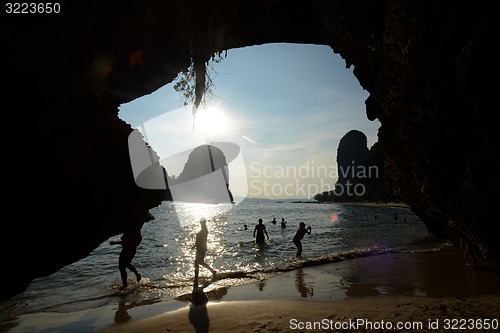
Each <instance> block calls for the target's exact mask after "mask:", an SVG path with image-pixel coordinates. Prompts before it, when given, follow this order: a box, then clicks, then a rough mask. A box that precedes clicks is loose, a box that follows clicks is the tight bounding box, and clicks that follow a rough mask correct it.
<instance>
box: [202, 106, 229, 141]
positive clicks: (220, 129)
mask: <svg viewBox="0 0 500 333" xmlns="http://www.w3.org/2000/svg"><path fill="white" fill-rule="evenodd" d="M229 123H230V121H229V117H228V116H227V115H226V114H225V113H224V112H223V111H222V110H221V109H220V108H217V107H210V108H206V109H198V111H197V112H196V115H195V118H194V130H195V132H199V133H203V134H205V135H210V136H214V135H222V134H226V133H227V132H228V131H229V129H230V128H229V125H230V124H229Z"/></svg>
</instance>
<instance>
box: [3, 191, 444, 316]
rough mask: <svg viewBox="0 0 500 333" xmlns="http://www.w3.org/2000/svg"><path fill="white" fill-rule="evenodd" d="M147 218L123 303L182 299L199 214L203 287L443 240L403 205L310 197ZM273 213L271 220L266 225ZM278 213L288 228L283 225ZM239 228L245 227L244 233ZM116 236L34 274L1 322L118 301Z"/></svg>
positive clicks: (169, 209)
mask: <svg viewBox="0 0 500 333" xmlns="http://www.w3.org/2000/svg"><path fill="white" fill-rule="evenodd" d="M150 212H151V214H152V215H153V216H154V217H155V219H154V220H152V221H150V222H147V223H145V224H144V226H143V228H142V235H143V240H142V243H141V244H140V245H139V247H138V248H137V254H136V256H135V257H134V259H133V263H134V265H135V266H136V268H137V269H138V271H139V272H140V273H141V274H142V280H141V281H140V282H139V283H138V282H137V281H135V280H134V279H135V275H134V274H133V273H131V272H129V281H130V282H129V288H128V290H126V291H124V292H127V293H129V294H128V300H129V302H135V305H147V304H153V303H156V302H160V301H162V300H165V299H182V297H183V296H185V295H188V294H190V293H191V292H192V288H193V275H194V258H195V250H194V248H193V246H194V240H195V234H196V232H197V231H198V230H199V229H200V225H199V223H198V221H199V219H200V218H201V217H205V218H206V219H207V227H208V230H209V236H208V252H207V255H206V260H205V261H206V262H207V263H208V264H209V265H210V266H212V267H213V268H214V269H215V270H217V272H218V274H217V276H218V278H217V279H215V280H213V281H212V280H211V276H212V275H211V273H210V271H208V270H206V269H204V268H202V267H201V268H200V283H202V284H203V283H205V282H207V281H208V282H209V285H208V286H207V289H206V290H208V291H209V290H213V291H215V292H216V291H217V289H218V288H221V289H222V288H227V287H229V286H236V285H243V284H249V283H253V282H257V281H263V280H265V279H268V278H270V277H273V276H276V275H279V274H282V273H284V272H288V271H291V270H293V269H297V268H302V267H306V266H314V265H322V264H325V263H334V262H339V261H345V260H350V259H354V258H359V257H363V256H377V255H383V254H387V253H396V252H412V251H420V252H421V251H424V252H427V251H428V252H432V251H439V250H440V249H441V248H442V247H443V243H442V242H440V241H437V240H436V238H434V237H432V236H431V235H429V234H428V232H427V229H426V228H425V225H424V224H423V222H422V221H421V220H420V219H419V217H418V216H416V215H415V214H414V213H413V212H412V211H411V210H409V209H407V208H402V207H390V206H385V205H378V206H370V205H353V204H335V203H334V204H319V203H309V202H300V203H292V202H273V201H252V202H246V201H244V202H241V203H239V204H192V203H173V202H169V201H165V202H163V203H162V204H161V205H160V206H158V207H155V208H154V209H151V210H150ZM259 218H262V219H263V221H264V224H265V226H266V229H267V232H268V234H269V240H267V241H266V243H265V244H264V245H256V244H255V242H254V237H253V230H254V227H255V225H256V224H257V222H258V219H259ZM273 218H276V221H277V223H276V224H273V223H271V221H272V220H273ZM282 218H284V219H285V220H286V221H287V227H286V228H281V226H280V222H281V219H282ZM300 222H304V223H305V224H306V226H311V228H312V232H311V235H306V236H305V237H304V239H303V240H302V244H303V254H302V257H300V258H297V257H296V256H295V254H296V247H295V245H294V244H293V241H292V239H293V236H294V234H295V232H296V231H297V229H298V226H299V223H300ZM244 225H247V227H248V228H247V229H246V230H245V228H244ZM120 236H121V235H116V237H112V238H110V239H109V240H107V241H105V242H103V243H102V244H101V245H100V246H99V247H98V248H96V249H95V250H94V251H93V252H92V253H91V254H90V255H89V256H88V257H87V258H85V259H83V260H80V261H78V262H76V263H73V264H71V265H69V266H66V267H64V268H63V269H61V270H59V271H58V272H56V273H54V274H52V275H50V276H47V277H42V278H38V279H36V280H34V281H33V282H32V283H31V285H30V286H29V287H28V288H27V290H26V291H25V292H23V293H21V294H19V295H17V296H16V297H14V298H13V299H11V300H9V301H7V302H4V303H2V304H0V310H1V311H0V313H1V316H2V317H1V318H0V319H1V320H4V319H5V318H9V317H12V316H19V315H23V314H33V313H38V312H44V313H69V312H75V311H80V310H86V309H95V308H99V307H104V306H106V305H107V304H112V303H113V302H116V299H117V298H118V297H120V296H121V295H122V293H123V291H120V287H121V280H120V274H119V271H118V256H119V253H120V250H121V247H120V246H119V245H114V246H112V245H110V244H109V241H110V240H118V239H119V237H120Z"/></svg>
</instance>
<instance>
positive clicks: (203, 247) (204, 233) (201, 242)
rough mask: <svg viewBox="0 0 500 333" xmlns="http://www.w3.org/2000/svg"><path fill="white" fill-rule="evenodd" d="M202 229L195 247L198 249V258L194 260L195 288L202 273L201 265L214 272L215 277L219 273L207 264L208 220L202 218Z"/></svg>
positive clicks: (197, 235) (197, 236)
mask: <svg viewBox="0 0 500 333" xmlns="http://www.w3.org/2000/svg"><path fill="white" fill-rule="evenodd" d="M200 226H201V229H200V231H198V233H197V234H196V242H195V245H194V247H195V248H196V258H195V260H194V285H195V288H196V287H197V286H198V274H199V272H200V265H201V266H203V267H205V268H206V269H208V270H209V271H210V272H212V274H213V276H214V277H215V274H216V273H217V272H216V271H215V270H214V269H213V268H212V267H210V266H209V265H208V264H207V263H206V262H205V255H206V254H207V250H208V247H207V238H208V229H207V220H206V219H205V218H204V217H202V218H201V219H200Z"/></svg>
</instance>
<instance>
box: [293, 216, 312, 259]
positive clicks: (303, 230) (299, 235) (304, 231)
mask: <svg viewBox="0 0 500 333" xmlns="http://www.w3.org/2000/svg"><path fill="white" fill-rule="evenodd" d="M306 234H308V235H310V234H311V226H308V227H307V228H306V224H305V223H304V222H300V223H299V230H297V232H296V233H295V236H294V237H293V243H294V244H295V246H296V247H297V254H296V256H297V257H300V256H301V255H302V242H301V241H302V238H304V236H305V235H306Z"/></svg>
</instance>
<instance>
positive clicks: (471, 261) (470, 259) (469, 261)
mask: <svg viewBox="0 0 500 333" xmlns="http://www.w3.org/2000/svg"><path fill="white" fill-rule="evenodd" d="M460 243H461V244H462V246H463V248H464V257H465V264H466V265H467V267H472V268H474V267H476V256H475V255H474V252H472V249H471V247H470V244H469V242H468V241H467V240H465V239H464V238H460Z"/></svg>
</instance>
